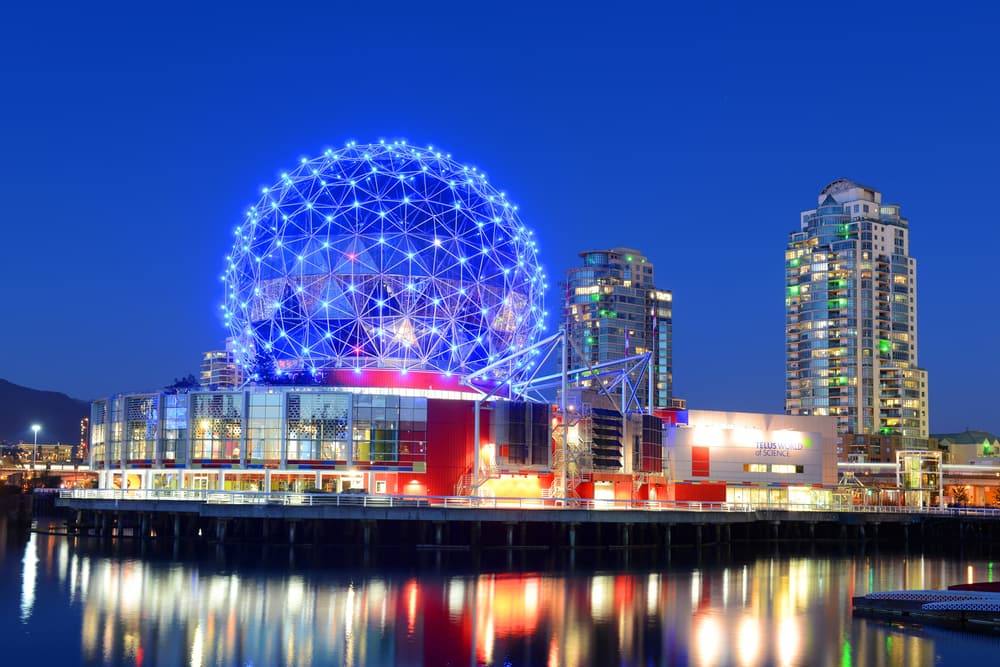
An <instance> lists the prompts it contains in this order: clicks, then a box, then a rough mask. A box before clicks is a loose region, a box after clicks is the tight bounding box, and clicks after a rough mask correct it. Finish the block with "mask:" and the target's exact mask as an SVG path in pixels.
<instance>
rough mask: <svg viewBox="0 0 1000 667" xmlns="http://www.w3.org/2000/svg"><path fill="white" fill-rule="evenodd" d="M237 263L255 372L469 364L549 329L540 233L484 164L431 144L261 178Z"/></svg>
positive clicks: (245, 357)
mask: <svg viewBox="0 0 1000 667" xmlns="http://www.w3.org/2000/svg"><path fill="white" fill-rule="evenodd" d="M226 264H227V267H226V272H225V275H224V276H223V280H224V281H225V284H226V298H225V305H224V306H223V309H224V314H225V318H226V323H227V325H228V326H229V328H230V330H231V332H232V335H233V337H234V339H235V341H236V349H237V353H238V356H240V357H242V363H243V364H244V365H245V366H247V367H248V368H249V369H250V370H251V372H253V371H254V370H255V369H256V368H259V367H260V365H261V364H262V363H269V364H273V366H274V367H275V368H277V369H278V370H279V371H288V372H292V373H294V372H310V373H316V372H319V371H326V370H332V369H342V368H358V369H361V368H390V369H399V370H431V371H438V372H442V373H455V374H467V373H470V372H473V371H476V370H479V369H481V368H483V367H485V366H486V365H488V364H490V363H492V362H494V361H497V360H500V359H501V358H503V357H505V356H507V355H509V354H510V353H512V352H515V351H517V350H519V349H522V348H523V347H524V346H526V345H530V344H531V343H533V342H535V341H536V340H537V339H538V337H539V334H540V333H542V331H543V329H544V321H543V316H544V313H543V310H542V309H543V292H544V289H545V286H546V285H545V283H546V278H545V275H544V272H543V270H542V268H541V266H540V265H539V263H538V256H537V252H536V244H535V240H534V236H533V232H532V231H530V230H528V229H527V228H526V227H525V226H524V225H523V224H522V223H521V222H520V220H519V219H518V216H517V207H516V206H514V205H513V204H511V203H510V202H509V201H508V200H507V198H506V196H505V195H504V193H502V192H499V191H497V190H496V189H495V188H494V187H493V186H492V185H490V184H489V183H488V182H487V179H486V175H485V174H483V173H482V172H480V171H478V170H477V169H475V168H470V167H466V166H463V165H461V164H458V163H456V162H454V161H453V160H451V158H450V156H449V155H443V154H442V153H440V152H437V151H435V150H433V149H432V148H431V147H428V148H426V149H424V148H417V147H414V146H410V145H407V144H406V142H401V141H400V142H393V143H378V144H369V145H356V144H355V143H353V142H352V143H350V144H348V145H347V146H346V147H345V148H342V149H340V150H327V151H326V152H325V153H324V154H323V155H322V156H320V157H317V158H314V159H311V160H310V159H303V160H302V161H301V164H300V165H299V166H298V167H297V168H296V169H294V170H292V171H289V172H288V173H287V174H282V175H281V179H280V180H279V181H278V182H277V183H276V184H275V185H273V186H271V187H269V188H264V190H263V196H262V197H261V199H260V201H259V202H257V204H256V205H255V206H252V207H251V208H250V210H249V211H248V212H247V214H246V219H245V221H244V223H243V224H242V225H241V226H240V227H238V228H237V229H236V241H235V244H234V245H233V250H232V253H231V254H230V256H229V257H227V258H226ZM523 358H524V357H522V359H523ZM528 363H530V362H528ZM521 364H522V365H520V366H518V367H507V368H500V369H498V372H497V373H496V375H497V376H498V377H512V378H516V377H518V376H520V375H521V374H522V373H523V372H524V371H525V368H526V364H524V362H521Z"/></svg>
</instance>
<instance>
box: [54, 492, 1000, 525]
mask: <svg viewBox="0 0 1000 667" xmlns="http://www.w3.org/2000/svg"><path fill="white" fill-rule="evenodd" d="M59 497H60V498H65V499H76V500H115V501H125V502H127V501H139V500H147V501H148V500H155V501H167V502H170V501H177V502H201V503H206V504H233V505H287V506H335V507H379V508H385V507H408V508H412V507H445V508H449V509H451V508H456V509H457V508H485V509H538V510H562V509H585V510H633V511H652V512H656V511H687V512H730V513H741V512H742V513H751V512H758V511H768V510H780V511H794V512H835V513H845V512H850V513H863V514H929V515H938V516H976V517H994V518H1000V509H998V508H988V507H910V506H901V505H847V504H830V505H808V504H795V503H728V502H702V501H683V500H595V499H591V498H536V497H532V498H524V497H480V496H408V495H389V494H374V495H369V494H353V493H343V494H337V493H297V492H264V491H217V490H206V489H126V490H124V491H123V490H121V489H63V490H61V491H60V492H59Z"/></svg>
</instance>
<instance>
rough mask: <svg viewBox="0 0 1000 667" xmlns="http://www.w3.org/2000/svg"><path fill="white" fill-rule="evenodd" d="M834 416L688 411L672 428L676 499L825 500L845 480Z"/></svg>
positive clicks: (668, 443)
mask: <svg viewBox="0 0 1000 667" xmlns="http://www.w3.org/2000/svg"><path fill="white" fill-rule="evenodd" d="M836 440H837V426H836V421H835V419H834V418H833V417H828V416H792V415H768V414H757V413H746V412H719V411H714V410H688V411H687V413H686V423H679V424H674V425H667V426H666V427H665V428H664V439H663V443H664V450H665V459H666V461H667V468H668V475H669V477H670V479H671V480H672V485H671V487H672V493H671V495H670V497H671V499H674V500H685V501H701V502H729V503H740V504H765V503H770V504H786V503H787V504H792V505H816V506H825V505H830V504H831V503H832V502H833V489H834V488H835V487H836V486H837V450H836Z"/></svg>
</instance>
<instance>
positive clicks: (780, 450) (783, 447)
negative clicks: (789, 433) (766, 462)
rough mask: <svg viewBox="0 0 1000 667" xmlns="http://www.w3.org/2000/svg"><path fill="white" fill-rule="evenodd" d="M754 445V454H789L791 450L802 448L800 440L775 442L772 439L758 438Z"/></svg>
mask: <svg viewBox="0 0 1000 667" xmlns="http://www.w3.org/2000/svg"><path fill="white" fill-rule="evenodd" d="M754 446H755V447H756V449H757V451H756V452H754V456H789V455H790V454H791V453H792V452H794V451H799V450H801V449H802V448H803V445H802V443H801V442H776V441H774V440H758V441H757V442H756V443H754Z"/></svg>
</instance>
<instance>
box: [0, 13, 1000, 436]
mask: <svg viewBox="0 0 1000 667" xmlns="http://www.w3.org/2000/svg"><path fill="white" fill-rule="evenodd" d="M145 4H146V3H132V4H130V5H122V6H120V7H109V6H107V5H104V6H98V5H91V4H89V3H83V4H77V5H67V6H64V7H61V6H58V5H57V4H46V5H41V4H40V3H38V5H39V6H38V8H29V7H24V6H20V7H19V6H13V7H5V9H4V16H3V20H2V21H0V63H3V66H2V70H0V71H2V73H3V76H2V79H0V86H2V88H0V126H2V131H0V199H2V201H3V204H4V206H3V213H2V216H3V226H2V229H3V237H2V238H3V260H2V262H0V295H2V304H3V313H4V318H3V326H2V327H0V343H2V349H3V353H2V356H0V377H3V378H6V379H8V380H10V381H12V382H16V383H19V384H23V385H28V386H32V387H36V388H41V389H55V390H59V391H65V392H67V393H69V394H71V395H73V396H76V397H80V398H93V397H95V396H98V395H101V394H105V393H111V392H118V391H126V390H138V389H145V388H154V387H157V386H161V385H163V384H166V383H169V382H171V381H172V380H173V378H175V377H177V376H181V375H184V374H187V373H190V372H196V371H197V365H198V361H199V355H200V353H201V352H202V351H203V350H206V349H211V348H214V347H217V346H219V345H220V344H221V341H222V339H223V338H224V336H225V331H224V329H223V327H222V323H221V318H220V316H219V304H220V303H221V301H222V289H221V283H220V282H219V278H218V277H219V274H220V273H221V271H222V266H223V257H224V256H225V255H226V253H227V252H228V250H229V248H230V239H231V230H232V228H233V227H234V226H235V225H236V224H237V222H238V221H239V220H240V219H241V215H242V214H243V212H244V211H245V209H246V207H247V206H248V205H249V204H250V203H253V202H254V201H256V199H257V197H258V192H259V188H260V187H261V186H265V185H270V184H271V183H273V182H274V180H275V179H276V177H277V175H278V174H279V173H280V172H281V171H282V170H283V169H285V168H288V167H290V166H292V165H294V163H295V161H296V160H297V159H298V158H299V157H301V156H312V155H316V154H317V153H318V152H320V151H321V150H323V149H324V148H326V147H328V146H332V147H336V146H340V145H342V144H343V142H345V141H347V140H350V139H355V140H357V141H359V142H366V141H376V140H378V139H379V138H386V139H393V138H405V139H407V140H408V141H410V142H413V143H418V144H428V143H433V144H434V145H435V146H440V147H442V148H443V149H445V150H447V151H449V152H451V153H452V155H453V156H454V158H455V159H456V160H458V161H460V162H464V163H467V164H474V165H476V166H478V167H480V168H482V169H484V170H486V172H487V173H488V174H489V176H490V180H491V182H493V183H494V184H495V185H496V186H497V187H499V188H502V189H504V190H506V192H507V193H508V195H509V196H510V198H511V199H512V200H513V201H515V202H516V203H517V204H518V205H519V206H520V212H521V215H522V219H523V220H524V221H525V223H526V224H528V225H530V226H532V227H533V228H534V229H535V230H536V233H537V235H538V238H539V243H540V247H541V253H542V255H541V256H542V260H543V262H544V263H545V265H546V266H547V269H548V272H549V275H550V277H551V279H552V280H551V282H553V283H557V282H558V281H559V280H560V279H561V278H562V275H563V272H564V271H565V269H566V268H567V267H569V266H571V265H572V264H573V263H574V262H575V261H576V259H577V258H576V255H577V253H578V252H579V251H581V250H584V249H594V248H601V247H611V246H616V245H625V246H632V247H636V248H639V249H641V250H643V251H644V252H645V253H646V254H647V255H648V256H649V257H650V258H651V260H652V261H653V262H654V263H655V266H656V281H657V283H658V285H659V286H661V287H664V288H668V289H671V290H673V292H674V299H675V310H674V377H675V393H676V394H677V395H679V396H683V397H686V398H688V399H689V404H690V405H691V406H692V407H699V408H714V409H734V410H736V409H739V410H754V411H770V412H780V411H781V410H782V409H783V397H784V394H783V392H784V384H783V382H784V379H783V378H784V356H783V355H784V352H783V348H784V315H783V308H784V288H783V252H784V247H785V243H786V241H787V235H788V232H789V231H791V230H792V229H794V228H796V227H797V225H798V220H799V212H800V211H801V210H803V209H808V208H812V207H814V206H815V203H816V195H817V193H818V192H819V190H820V189H821V188H822V187H823V186H824V185H825V184H826V183H828V182H829V181H831V180H833V179H835V178H838V177H842V176H843V177H849V178H853V179H856V180H858V181H860V182H862V183H865V184H869V185H871V186H874V187H876V188H878V189H880V190H881V191H882V192H883V194H884V197H885V200H886V201H891V202H897V203H900V204H901V205H902V207H903V214H904V215H905V216H907V217H909V219H910V225H911V252H912V253H913V255H914V256H915V257H916V258H917V261H918V272H919V273H918V280H919V297H920V299H919V312H918V315H919V323H918V324H919V327H920V328H919V332H920V362H921V365H923V366H925V367H926V368H928V370H929V372H930V383H931V384H930V392H931V394H930V395H931V428H932V431H935V432H941V431H954V430H961V429H963V428H965V427H966V426H969V427H972V428H984V429H987V430H992V431H993V432H1000V414H998V407H1000V382H998V378H1000V353H998V349H1000V346H998V343H1000V308H998V305H1000V300H998V298H997V290H996V288H995V287H994V284H995V274H996V273H997V270H998V261H997V256H998V255H997V241H998V237H1000V232H998V231H997V226H998V224H1000V216H998V214H997V210H998V208H997V205H996V203H995V200H996V199H997V197H998V196H1000V189H998V187H997V183H998V181H1000V159H998V155H1000V130H998V122H1000V86H998V83H997V82H998V71H1000V47H998V46H997V40H996V39H995V34H994V32H995V28H996V26H997V24H998V19H1000V16H998V14H997V10H995V9H992V8H990V7H987V6H986V5H987V3H979V4H981V5H982V7H972V8H970V7H965V6H963V3H952V4H951V5H948V6H946V7H942V6H940V5H939V6H936V7H935V9H936V10H937V12H938V13H934V11H932V10H931V9H925V8H923V7H922V4H923V3H902V4H899V5H898V6H890V5H887V4H885V3H867V2H864V3H857V4H852V3H849V2H842V3H837V4H835V5H830V4H823V5H820V4H815V3H779V5H778V6H775V7H770V8H769V7H767V6H762V5H761V4H760V3H739V4H737V3H733V4H728V3H717V2H712V3H678V5H679V6H678V7H677V8H676V9H670V10H663V9H660V8H655V7H656V3H650V5H649V6H643V5H633V4H629V3H621V2H618V3H612V4H607V5H602V6H601V7H599V8H590V7H587V6H583V7H569V6H568V3H567V8H562V9H548V8H546V7H545V4H546V3H541V2H534V3H529V4H525V5H517V4H514V3H497V4H496V5H489V4H485V3H468V2H465V3H456V4H453V5H449V6H443V5H440V6H434V5H432V3H412V2H410V3H402V4H400V5H398V6H394V5H392V4H391V3H377V4H374V5H371V7H372V8H371V9H365V7H367V6H369V4H370V3H350V5H349V6H347V5H348V3H324V4H322V5H317V6H309V5H308V4H307V3H287V4H285V5H282V4H280V3H273V2H271V3H267V4H253V3H241V4H240V5H239V7H240V8H239V9H237V8H236V7H237V6H238V5H236V4H233V5H232V7H233V8H232V9H229V8H227V9H212V8H205V7H200V6H196V5H194V6H182V5H179V4H176V3H162V4H161V5H159V6H158V7H156V8H151V7H145V6H144V5H145ZM206 4H207V3H206ZM814 4H815V7H813V5H814ZM338 5H345V7H342V8H341V7H338ZM785 5H787V6H785ZM798 5H809V6H808V7H805V6H801V7H800V6H798ZM557 293H558V289H553V290H552V292H551V294H550V299H549V301H550V310H552V311H554V312H557V311H558V304H557V300H558V299H557V296H558V295H557Z"/></svg>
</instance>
